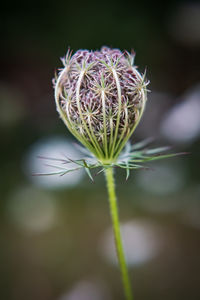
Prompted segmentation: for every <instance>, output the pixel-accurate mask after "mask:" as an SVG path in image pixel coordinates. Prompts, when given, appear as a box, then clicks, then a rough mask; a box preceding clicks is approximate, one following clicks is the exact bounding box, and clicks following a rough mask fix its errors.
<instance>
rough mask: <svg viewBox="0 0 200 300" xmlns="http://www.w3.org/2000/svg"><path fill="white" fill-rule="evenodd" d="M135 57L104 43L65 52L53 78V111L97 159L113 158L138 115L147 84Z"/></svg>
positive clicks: (126, 139)
mask: <svg viewBox="0 0 200 300" xmlns="http://www.w3.org/2000/svg"><path fill="white" fill-rule="evenodd" d="M133 61H134V55H133V54H132V55H131V54H129V53H128V52H124V53H122V52H121V51H120V50H118V49H110V48H106V47H103V48H102V49H101V50H100V51H88V50H79V51H77V52H76V53H75V54H74V55H73V56H71V53H70V52H69V51H68V53H67V55H66V57H65V58H64V59H62V62H63V64H64V68H63V69H62V70H61V71H60V72H59V74H58V77H57V79H55V101H56V107H57V111H58V112H59V114H60V116H61V118H62V120H63V121H64V123H65V124H66V125H67V127H68V129H69V130H70V132H71V133H72V134H73V135H74V136H75V137H76V138H77V139H78V140H79V141H80V142H81V143H82V144H83V145H84V146H85V147H87V148H88V149H89V150H90V151H91V152H92V153H93V154H94V155H95V156H96V157H97V158H98V159H99V160H100V161H101V162H104V163H106V162H108V163H110V162H112V161H115V160H116V159H117V157H118V156H119V154H120V152H121V150H122V149H123V147H124V146H125V144H126V142H127V141H128V139H129V138H130V136H131V135H132V133H133V131H134V130H135V128H136V126H137V124H138V123H139V121H140V119H141V116H142V114H143V111H144V108H145V103H146V86H147V84H148V82H145V78H144V76H142V75H141V74H140V73H139V72H138V70H137V69H136V67H135V66H134V65H133Z"/></svg>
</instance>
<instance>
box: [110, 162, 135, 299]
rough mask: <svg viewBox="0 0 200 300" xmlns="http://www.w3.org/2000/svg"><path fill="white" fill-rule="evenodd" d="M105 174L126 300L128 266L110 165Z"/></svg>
mask: <svg viewBox="0 0 200 300" xmlns="http://www.w3.org/2000/svg"><path fill="white" fill-rule="evenodd" d="M105 176H106V181H107V188H108V195H109V204H110V213H111V218H112V226H113V231H114V236H115V246H116V250H117V257H118V263H119V267H120V271H121V276H122V281H123V286H124V293H125V297H126V300H133V296H132V291H131V285H130V280H129V276H128V268H127V264H126V260H125V255H124V250H123V245H122V238H121V232H120V224H119V216H118V208H117V198H116V193H115V184H114V176H113V168H112V167H110V168H107V169H105Z"/></svg>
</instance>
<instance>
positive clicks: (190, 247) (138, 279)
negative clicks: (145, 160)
mask: <svg viewBox="0 0 200 300" xmlns="http://www.w3.org/2000/svg"><path fill="white" fill-rule="evenodd" d="M0 17H1V30H2V33H1V56H0V64H1V68H0V72H1V79H0V132H1V148H0V154H1V155H0V160H1V162H0V166H1V181H0V187H1V196H0V299H2V300H36V299H37V300H101V299H104V300H118V299H119V300H120V299H123V290H122V286H121V281H120V274H119V271H118V267H117V265H116V261H115V253H114V250H113V244H112V234H111V232H110V225H111V223H110V217H109V209H108V203H107V193H106V189H105V182H104V177H103V175H102V174H101V175H100V176H98V177H96V178H95V183H91V182H90V180H89V179H88V178H87V176H85V174H83V173H76V174H75V173H74V174H71V175H69V176H64V177H62V178H59V177H58V178H57V177H45V178H44V177H34V176H32V175H31V174H32V173H34V172H37V171H41V170H43V169H45V168H46V167H45V165H44V162H43V161H41V160H39V159H38V158H37V156H38V155H51V156H54V157H60V156H61V155H62V154H63V153H66V154H67V155H68V156H71V157H74V155H78V153H76V151H77V150H76V149H75V148H74V144H73V142H74V139H73V138H72V136H70V134H69V133H68V130H67V129H66V128H65V126H64V124H63V123H62V121H61V120H59V117H58V115H57V112H56V109H55V104H54V97H53V88H52V83H51V80H52V77H53V75H54V70H55V69H56V68H58V67H61V62H60V60H59V58H60V57H62V56H64V54H65V53H66V51H67V49H68V47H70V48H71V49H72V50H73V51H76V50H78V49H79V48H82V49H83V48H87V49H99V48H101V46H102V45H107V46H110V47H114V48H120V49H121V50H124V49H127V50H128V51H130V50H131V49H134V50H135V51H136V60H135V62H136V65H138V66H139V70H140V71H141V72H144V71H145V69H146V70H147V78H148V79H149V80H150V81H151V84H150V85H149V88H150V90H151V93H149V99H148V104H147V107H146V111H145V114H144V116H143V120H142V122H141V124H140V125H139V126H138V128H137V130H136V132H135V134H134V136H133V137H132V142H134V141H139V140H140V139H144V138H147V137H149V136H153V137H155V138H156V145H172V146H173V147H174V151H188V152H190V153H191V154H190V155H187V156H184V157H178V158H173V159H169V160H166V161H160V162H156V164H152V165H151V166H152V170H151V171H137V172H132V175H131V177H130V179H129V180H128V181H127V182H126V181H125V174H124V173H123V172H121V171H119V170H116V181H117V193H118V199H119V208H120V219H121V222H122V232H123V238H124V243H125V247H126V254H127V260H128V264H129V268H130V276H131V281H132V285H133V288H134V292H135V298H136V299H140V300H147V299H148V300H161V299H162V300H186V299H187V300H188V299H190V300H197V299H200V256H199V253H200V182H199V178H200V171H199V169H200V157H199V152H200V139H199V137H200V3H199V2H197V1H196V2H190V1H178V0H175V1H167V2H162V1H160V2H158V3H156V4H155V5H154V4H153V2H151V1H137V2H136V1H130V2H125V1H120V2H118V1H96V2H95V1H90V2H86V1H81V2H78V1H76V2H75V1H57V2H55V1H34V2H22V1H17V2H5V3H4V4H3V5H2V7H1V12H0Z"/></svg>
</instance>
